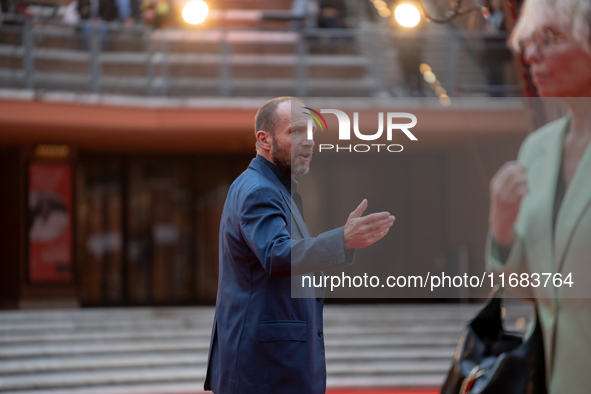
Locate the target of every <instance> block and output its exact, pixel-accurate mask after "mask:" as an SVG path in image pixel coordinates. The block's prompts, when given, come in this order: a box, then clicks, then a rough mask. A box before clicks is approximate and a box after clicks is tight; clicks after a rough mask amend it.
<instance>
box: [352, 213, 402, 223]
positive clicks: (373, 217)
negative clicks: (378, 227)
mask: <svg viewBox="0 0 591 394" xmlns="http://www.w3.org/2000/svg"><path fill="white" fill-rule="evenodd" d="M359 220H360V223H362V224H369V223H372V222H377V221H379V220H389V221H394V216H392V215H390V212H376V213H372V214H370V215H367V216H363V217H361V218H359Z"/></svg>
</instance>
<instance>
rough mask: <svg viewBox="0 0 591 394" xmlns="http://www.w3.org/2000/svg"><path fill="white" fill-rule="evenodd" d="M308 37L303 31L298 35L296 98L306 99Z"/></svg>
mask: <svg viewBox="0 0 591 394" xmlns="http://www.w3.org/2000/svg"><path fill="white" fill-rule="evenodd" d="M308 50H309V49H308V37H307V35H306V33H305V31H302V32H301V33H300V37H299V40H298V59H297V66H296V74H297V76H296V84H297V85H296V89H295V91H296V96H298V97H306V95H307V94H308Z"/></svg>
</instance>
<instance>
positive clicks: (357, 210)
mask: <svg viewBox="0 0 591 394" xmlns="http://www.w3.org/2000/svg"><path fill="white" fill-rule="evenodd" d="M366 208H367V199H366V198H364V199H363V201H361V204H359V205H358V206H357V208H355V210H354V211H353V212H351V214H350V215H349V218H358V217H361V215H363V212H364V211H365V210H366Z"/></svg>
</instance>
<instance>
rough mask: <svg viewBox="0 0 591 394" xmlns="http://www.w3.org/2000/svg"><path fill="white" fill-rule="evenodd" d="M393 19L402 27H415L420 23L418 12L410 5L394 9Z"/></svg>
mask: <svg viewBox="0 0 591 394" xmlns="http://www.w3.org/2000/svg"><path fill="white" fill-rule="evenodd" d="M394 17H395V18H396V21H397V22H398V23H400V25H402V26H404V27H415V26H416V25H418V24H419V22H420V21H421V14H420V12H419V10H418V9H417V7H415V6H414V5H411V4H401V5H399V6H398V7H396V10H395V11H394Z"/></svg>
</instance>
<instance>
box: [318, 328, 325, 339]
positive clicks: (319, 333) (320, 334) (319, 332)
mask: <svg viewBox="0 0 591 394" xmlns="http://www.w3.org/2000/svg"><path fill="white" fill-rule="evenodd" d="M322 335H324V334H323V333H322V330H320V331H318V336H319V337H320V338H322Z"/></svg>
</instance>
